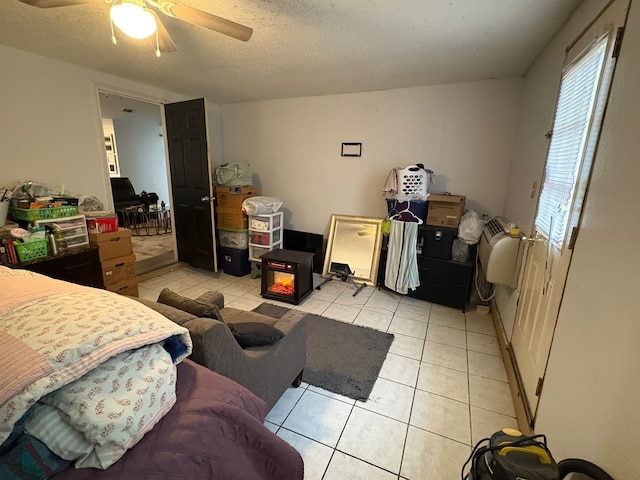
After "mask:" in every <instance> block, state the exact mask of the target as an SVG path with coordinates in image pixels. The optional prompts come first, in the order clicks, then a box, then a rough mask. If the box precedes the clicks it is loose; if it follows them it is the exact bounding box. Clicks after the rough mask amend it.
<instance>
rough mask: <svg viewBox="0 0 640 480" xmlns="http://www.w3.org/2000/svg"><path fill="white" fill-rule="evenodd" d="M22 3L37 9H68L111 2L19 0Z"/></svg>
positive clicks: (97, 0) (102, 0)
mask: <svg viewBox="0 0 640 480" xmlns="http://www.w3.org/2000/svg"><path fill="white" fill-rule="evenodd" d="M20 1H21V2H22V3H26V4H27V5H31V6H32V7H38V8H52V7H69V6H72V5H87V4H102V5H104V4H109V3H113V0H20Z"/></svg>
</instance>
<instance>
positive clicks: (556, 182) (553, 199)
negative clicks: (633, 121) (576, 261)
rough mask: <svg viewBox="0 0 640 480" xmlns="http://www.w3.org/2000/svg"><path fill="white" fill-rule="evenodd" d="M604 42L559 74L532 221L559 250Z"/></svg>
mask: <svg viewBox="0 0 640 480" xmlns="http://www.w3.org/2000/svg"><path fill="white" fill-rule="evenodd" d="M607 41H608V37H607V36H603V37H602V38H600V39H599V40H597V41H596V42H594V43H593V44H592V45H591V46H590V47H589V48H588V49H587V50H586V52H585V53H584V54H583V55H582V56H581V57H579V58H578V59H576V60H575V61H574V62H573V63H571V64H569V65H568V66H567V67H566V68H565V70H564V72H563V75H562V81H561V84H560V95H559V98H558V105H557V107H556V114H555V119H554V123H553V135H552V137H551V144H550V146H549V152H548V154H547V163H546V167H545V176H544V183H543V186H542V192H541V194H540V199H539V200H538V212H537V214H536V220H535V225H536V229H537V230H538V232H540V233H541V234H542V235H544V236H546V237H547V238H549V240H550V241H551V242H553V243H554V244H556V245H557V246H558V247H559V248H561V247H562V245H563V244H564V241H565V239H566V234H567V226H568V223H569V213H570V211H571V204H572V201H573V196H574V193H575V188H576V183H577V179H578V177H579V174H580V170H581V166H582V164H583V159H584V155H585V146H586V145H587V137H588V133H589V127H590V124H591V119H592V116H593V111H594V107H595V104H596V94H597V92H598V85H599V83H600V78H601V75H602V72H603V65H604V63H605V61H604V60H605V56H606V52H607Z"/></svg>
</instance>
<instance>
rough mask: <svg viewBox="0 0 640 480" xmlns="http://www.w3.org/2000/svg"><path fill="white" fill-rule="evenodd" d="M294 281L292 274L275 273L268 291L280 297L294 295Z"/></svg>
mask: <svg viewBox="0 0 640 480" xmlns="http://www.w3.org/2000/svg"><path fill="white" fill-rule="evenodd" d="M294 279H295V277H294V275H293V274H292V273H284V272H273V283H272V284H271V285H269V287H268V290H269V291H270V292H271V293H277V294H278V295H293V293H294V291H295V290H294Z"/></svg>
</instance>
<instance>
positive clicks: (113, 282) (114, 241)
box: [89, 228, 138, 297]
mask: <svg viewBox="0 0 640 480" xmlns="http://www.w3.org/2000/svg"><path fill="white" fill-rule="evenodd" d="M89 243H90V244H91V245H92V246H94V247H98V255H99V257H100V264H101V265H102V280H103V281H104V286H105V288H106V289H107V290H109V291H112V292H116V293H120V294H122V295H129V296H132V297H137V296H138V277H137V276H136V269H135V263H136V256H135V255H134V254H133V250H132V248H131V230H129V229H127V228H118V229H117V230H115V231H110V232H101V233H97V232H96V231H93V232H90V233H89Z"/></svg>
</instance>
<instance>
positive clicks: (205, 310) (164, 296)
mask: <svg viewBox="0 0 640 480" xmlns="http://www.w3.org/2000/svg"><path fill="white" fill-rule="evenodd" d="M158 303H164V304H165V305H169V306H170V307H174V308H177V309H179V310H182V311H183V312H187V313H190V314H191V315H195V316H196V317H201V318H213V319H215V320H221V321H222V319H221V318H219V317H218V312H219V310H218V307H217V306H216V305H212V304H209V303H203V302H199V301H198V300H193V299H191V298H188V297H183V296H182V295H179V294H177V293H175V292H173V291H171V290H169V289H168V288H165V289H163V290H162V291H161V292H160V295H159V296H158Z"/></svg>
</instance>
